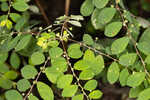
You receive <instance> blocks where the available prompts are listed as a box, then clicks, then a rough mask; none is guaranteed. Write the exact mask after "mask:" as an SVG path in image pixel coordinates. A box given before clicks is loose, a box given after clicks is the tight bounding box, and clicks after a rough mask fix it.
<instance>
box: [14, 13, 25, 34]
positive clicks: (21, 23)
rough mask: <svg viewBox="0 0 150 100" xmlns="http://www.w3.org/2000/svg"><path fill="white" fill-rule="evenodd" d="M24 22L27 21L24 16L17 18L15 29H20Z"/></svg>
mask: <svg viewBox="0 0 150 100" xmlns="http://www.w3.org/2000/svg"><path fill="white" fill-rule="evenodd" d="M26 22H27V19H26V18H25V17H24V16H23V17H21V18H20V19H18V20H17V22H16V25H15V30H16V31H18V32H19V31H21V29H22V28H23V27H24V25H25V24H26Z"/></svg>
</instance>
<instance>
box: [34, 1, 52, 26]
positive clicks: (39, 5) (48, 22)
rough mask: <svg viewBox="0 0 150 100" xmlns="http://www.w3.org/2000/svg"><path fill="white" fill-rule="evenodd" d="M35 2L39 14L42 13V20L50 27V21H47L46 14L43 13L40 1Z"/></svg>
mask: <svg viewBox="0 0 150 100" xmlns="http://www.w3.org/2000/svg"><path fill="white" fill-rule="evenodd" d="M35 2H36V4H37V6H38V7H39V9H40V12H41V13H42V15H43V18H44V20H45V21H46V23H47V24H48V25H50V21H49V19H48V17H47V15H46V13H45V11H44V9H43V7H42V6H41V4H40V1H39V0H35Z"/></svg>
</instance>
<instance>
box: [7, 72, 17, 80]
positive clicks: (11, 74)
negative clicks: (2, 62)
mask: <svg viewBox="0 0 150 100" xmlns="http://www.w3.org/2000/svg"><path fill="white" fill-rule="evenodd" d="M4 76H5V77H6V78H7V79H10V80H14V79H16V78H17V76H18V74H17V72H15V71H13V70H11V71H8V72H6V73H5V74H4Z"/></svg>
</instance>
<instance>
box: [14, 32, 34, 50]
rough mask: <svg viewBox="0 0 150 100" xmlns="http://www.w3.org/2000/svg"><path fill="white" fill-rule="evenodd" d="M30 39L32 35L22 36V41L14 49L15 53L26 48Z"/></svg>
mask: <svg viewBox="0 0 150 100" xmlns="http://www.w3.org/2000/svg"><path fill="white" fill-rule="evenodd" d="M31 39H32V35H24V36H23V37H22V39H21V40H20V41H19V43H18V44H17V46H16V47H15V51H20V50H23V49H25V48H26V47H27V45H28V44H29V43H30V41H31Z"/></svg>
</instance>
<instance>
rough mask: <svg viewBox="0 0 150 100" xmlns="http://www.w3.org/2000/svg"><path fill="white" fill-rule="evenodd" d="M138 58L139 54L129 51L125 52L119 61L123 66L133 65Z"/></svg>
mask: <svg viewBox="0 0 150 100" xmlns="http://www.w3.org/2000/svg"><path fill="white" fill-rule="evenodd" d="M136 58H137V54H136V53H128V54H123V55H122V56H121V57H120V58H119V63H120V64H121V65H123V66H131V65H133V64H134V63H135V61H136Z"/></svg>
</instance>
